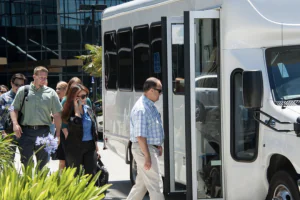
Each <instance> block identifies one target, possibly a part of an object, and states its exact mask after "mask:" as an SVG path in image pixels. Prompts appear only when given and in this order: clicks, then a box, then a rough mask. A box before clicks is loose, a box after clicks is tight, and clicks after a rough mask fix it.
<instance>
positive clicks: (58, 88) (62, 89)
mask: <svg viewBox="0 0 300 200" xmlns="http://www.w3.org/2000/svg"><path fill="white" fill-rule="evenodd" d="M65 89H66V88H59V87H58V88H56V90H65Z"/></svg>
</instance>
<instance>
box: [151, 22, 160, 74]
mask: <svg viewBox="0 0 300 200" xmlns="http://www.w3.org/2000/svg"><path fill="white" fill-rule="evenodd" d="M150 44H151V53H150V55H151V56H150V58H151V59H150V60H151V67H150V72H151V76H153V77H156V78H158V79H159V80H162V75H161V71H162V69H161V62H162V58H161V55H162V54H161V48H162V47H161V45H162V43H161V24H158V23H154V24H153V25H151V27H150Z"/></svg>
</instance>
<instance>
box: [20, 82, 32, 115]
mask: <svg viewBox="0 0 300 200" xmlns="http://www.w3.org/2000/svg"><path fill="white" fill-rule="evenodd" d="M29 86H30V85H25V89H24V97H23V101H22V104H21V108H20V112H22V108H23V105H24V101H25V98H26V97H27V96H28V93H29Z"/></svg>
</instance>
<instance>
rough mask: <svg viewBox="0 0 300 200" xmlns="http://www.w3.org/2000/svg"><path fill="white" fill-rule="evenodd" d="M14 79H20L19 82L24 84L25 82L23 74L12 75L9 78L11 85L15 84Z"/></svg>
mask: <svg viewBox="0 0 300 200" xmlns="http://www.w3.org/2000/svg"><path fill="white" fill-rule="evenodd" d="M16 79H21V80H23V81H24V82H25V81H26V77H25V76H24V74H21V73H17V74H14V75H13V76H12V77H11V79H10V81H11V82H12V83H13V82H15V80H16Z"/></svg>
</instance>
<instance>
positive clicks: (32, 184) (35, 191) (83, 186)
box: [0, 140, 111, 200]
mask: <svg viewBox="0 0 300 200" xmlns="http://www.w3.org/2000/svg"><path fill="white" fill-rule="evenodd" d="M3 143H5V144H3ZM6 144H7V142H3V140H0V152H1V153H2V150H3V149H2V148H3V147H5V148H8V147H7V145H6ZM1 160H2V159H1ZM3 160H4V159H3ZM75 172H76V169H75V168H66V169H64V170H63V171H56V172H54V173H52V174H50V169H49V168H48V167H47V166H45V167H44V168H43V169H42V170H38V167H34V163H33V160H32V159H31V160H30V161H29V164H28V166H27V167H26V168H25V167H24V166H22V173H20V172H18V171H17V170H16V169H15V167H12V166H11V164H9V159H7V160H6V161H5V162H2V169H0V199H1V200H69V199H70V200H96V199H103V198H104V194H103V193H104V191H105V190H107V189H108V188H109V187H110V186H111V184H107V185H105V186H103V187H97V186H95V185H94V184H95V182H96V180H97V179H98V177H99V175H100V172H99V173H97V174H96V175H95V176H94V178H92V176H91V175H84V173H83V170H82V169H80V173H79V175H77V176H76V177H74V174H75Z"/></svg>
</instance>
